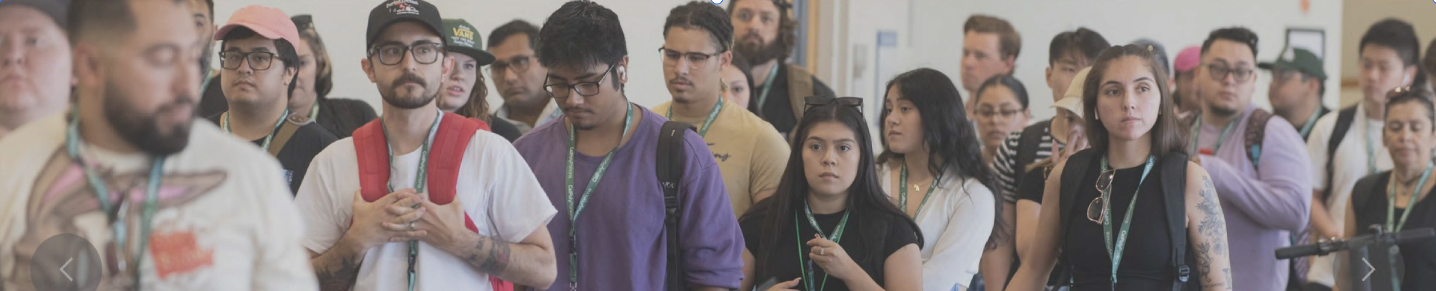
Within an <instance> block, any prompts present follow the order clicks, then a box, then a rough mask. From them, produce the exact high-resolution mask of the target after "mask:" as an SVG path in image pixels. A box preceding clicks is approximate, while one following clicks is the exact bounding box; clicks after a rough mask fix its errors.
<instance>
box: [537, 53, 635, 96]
mask: <svg viewBox="0 0 1436 291" xmlns="http://www.w3.org/2000/svg"><path fill="white" fill-rule="evenodd" d="M617 65H618V63H616V62H615V63H613V64H610V65H608V68H607V69H604V70H603V77H599V78H598V81H593V82H580V83H574V84H549V83H548V81H547V80H545V81H544V84H543V89H544V91H548V96H549V97H553V98H555V99H568V97H569V96H570V95H569V93H570V92H578V95H579V96H593V95H598V91H599V89H600V88H602V86H599V84H600V83H603V80H604V79H608V75H610V72H612V71H613V67H614V66H617Z"/></svg>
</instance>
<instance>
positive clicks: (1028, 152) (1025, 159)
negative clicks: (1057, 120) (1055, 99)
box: [1012, 119, 1057, 185]
mask: <svg viewBox="0 0 1436 291" xmlns="http://www.w3.org/2000/svg"><path fill="white" fill-rule="evenodd" d="M1051 123H1052V120H1051V119H1048V120H1044V121H1042V122H1038V123H1037V124H1033V125H1031V126H1028V127H1027V128H1024V129H1022V133H1021V134H1019V135H1018V137H1017V163H1016V164H1013V165H1012V173H1014V174H1017V176H1016V177H1014V179H1013V181H1012V182H1013V183H1016V184H1017V185H1021V184H1022V181H1021V180H1022V177H1026V176H1027V165H1031V164H1032V163H1033V162H1036V161H1037V150H1038V148H1039V147H1041V145H1042V135H1043V133H1045V132H1047V128H1048V127H1050V126H1051ZM1052 150H1054V151H1055V150H1057V149H1056V148H1053V149H1052Z"/></svg>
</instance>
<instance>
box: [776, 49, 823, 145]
mask: <svg viewBox="0 0 1436 291" xmlns="http://www.w3.org/2000/svg"><path fill="white" fill-rule="evenodd" d="M782 65H783V66H787V67H788V102H789V103H790V104H792V106H793V120H797V121H802V120H803V109H804V107H806V106H803V105H804V102H805V100H807V98H808V96H813V94H814V93H813V73H810V72H808V69H804V68H803V67H800V66H798V65H793V64H782ZM768 85H769V86H772V84H768ZM794 131H796V130H794Z"/></svg>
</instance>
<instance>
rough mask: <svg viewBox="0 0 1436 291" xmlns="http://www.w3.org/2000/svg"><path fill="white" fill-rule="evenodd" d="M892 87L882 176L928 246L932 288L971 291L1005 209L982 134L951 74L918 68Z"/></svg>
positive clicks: (926, 282)
mask: <svg viewBox="0 0 1436 291" xmlns="http://www.w3.org/2000/svg"><path fill="white" fill-rule="evenodd" d="M887 89H888V91H887V96H885V97H884V100H883V111H882V114H881V118H880V119H879V120H881V121H882V122H881V123H879V127H878V128H879V130H880V131H881V132H882V133H883V136H882V138H883V139H882V141H883V148H885V150H883V152H882V154H881V155H878V158H877V162H878V179H879V181H881V182H882V187H883V190H884V191H885V192H887V193H888V194H889V195H892V196H893V198H892V201H893V202H894V203H896V204H897V206H898V208H900V209H902V210H903V212H904V213H906V214H907V215H908V216H910V217H912V218H913V220H915V221H916V222H917V224H918V227H920V228H921V229H922V234H923V241H926V242H928V247H926V248H923V249H922V251H921V253H922V261H923V266H922V273H923V276H922V280H923V286H924V288H925V289H927V290H943V291H946V290H966V289H967V288H968V287H969V286H965V285H967V284H968V282H970V281H971V280H972V276H973V275H975V274H976V272H977V270H978V260H979V259H980V258H981V257H982V254H983V252H984V251H985V250H990V249H995V248H996V247H997V245H996V244H995V242H996V241H993V242H994V243H991V244H989V240H988V238H989V235H990V234H992V235H996V234H994V233H992V231H993V229H994V227H993V222H994V221H995V218H996V217H997V212H998V211H1001V209H1000V205H999V204H997V200H996V199H995V198H993V194H992V191H991V190H989V189H990V188H989V186H992V185H995V184H994V182H993V179H994V177H993V176H992V171H990V170H988V168H987V167H985V166H983V164H982V158H981V157H980V156H979V155H978V144H979V141H978V139H977V134H975V133H974V132H973V129H972V124H971V123H969V122H968V120H967V113H966V112H967V111H966V110H965V109H963V105H962V98H961V97H960V94H959V93H958V91H957V86H955V85H953V83H952V79H949V78H948V77H947V75H944V74H943V73H942V72H938V71H937V70H933V69H927V68H923V69H917V70H913V71H910V72H907V73H903V74H902V75H898V76H897V77H895V78H893V80H892V81H890V82H888V85H887ZM1009 237H1010V236H1009ZM1004 239H1005V238H1004ZM959 284H961V285H962V286H960V285H959Z"/></svg>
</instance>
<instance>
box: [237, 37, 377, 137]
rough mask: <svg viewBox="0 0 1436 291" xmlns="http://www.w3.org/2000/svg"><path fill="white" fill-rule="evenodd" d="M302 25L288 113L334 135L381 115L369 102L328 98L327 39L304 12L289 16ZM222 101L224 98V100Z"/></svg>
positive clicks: (345, 133)
mask: <svg viewBox="0 0 1436 291" xmlns="http://www.w3.org/2000/svg"><path fill="white" fill-rule="evenodd" d="M289 20H290V21H293V22H294V26H295V27H298V28H299V44H297V45H296V46H295V51H297V52H298V53H299V75H298V78H297V81H296V82H294V84H295V85H294V94H292V95H290V97H289V112H294V113H295V114H302V115H305V116H308V117H309V119H310V120H313V121H314V123H318V124H319V126H321V127H324V129H325V130H328V131H329V133H333V134H334V136H335V137H338V138H341V139H342V138H346V137H349V136H350V135H353V134H354V129H357V128H359V127H360V126H363V125H364V124H365V123H369V121H371V120H374V119H375V118H379V115H378V114H375V113H374V108H373V107H369V103H364V101H360V100H354V99H337V98H329V90H330V89H333V88H334V80H333V76H334V68H333V65H332V63H331V62H330V60H329V52H328V51H326V50H325V49H324V40H322V39H320V38H319V31H318V30H316V29H314V17H312V16H310V15H308V14H304V15H295V16H294V17H290V18H289ZM221 100H222V99H221Z"/></svg>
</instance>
